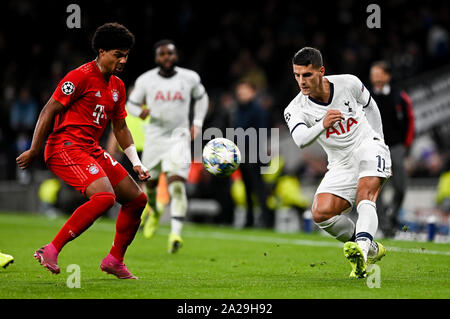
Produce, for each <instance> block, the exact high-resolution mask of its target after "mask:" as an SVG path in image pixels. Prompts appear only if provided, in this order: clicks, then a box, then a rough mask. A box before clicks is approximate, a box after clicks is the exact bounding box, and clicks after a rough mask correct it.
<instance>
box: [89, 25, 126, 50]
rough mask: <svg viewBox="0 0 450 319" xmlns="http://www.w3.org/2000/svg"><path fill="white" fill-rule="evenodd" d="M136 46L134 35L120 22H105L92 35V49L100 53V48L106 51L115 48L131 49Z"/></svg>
mask: <svg viewBox="0 0 450 319" xmlns="http://www.w3.org/2000/svg"><path fill="white" fill-rule="evenodd" d="M133 46H134V35H133V33H131V32H130V30H128V29H127V28H126V27H125V26H123V25H121V24H120V23H116V22H112V23H105V24H104V25H102V26H100V27H98V28H97V30H95V33H94V36H93V37H92V49H93V50H94V51H95V53H98V51H99V50H100V49H103V50H105V51H109V50H114V49H126V50H129V49H131V48H132V47H133Z"/></svg>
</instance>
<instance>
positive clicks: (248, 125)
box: [234, 81, 274, 228]
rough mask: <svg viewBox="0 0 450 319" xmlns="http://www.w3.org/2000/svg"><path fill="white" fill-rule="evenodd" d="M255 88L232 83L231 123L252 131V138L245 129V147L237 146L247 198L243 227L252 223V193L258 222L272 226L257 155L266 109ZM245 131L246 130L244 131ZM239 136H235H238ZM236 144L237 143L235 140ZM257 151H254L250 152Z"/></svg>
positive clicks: (270, 212) (268, 226) (266, 127)
mask: <svg viewBox="0 0 450 319" xmlns="http://www.w3.org/2000/svg"><path fill="white" fill-rule="evenodd" d="M256 93H257V92H256V88H255V86H254V85H252V83H250V82H247V81H241V82H239V83H238V84H237V85H236V88H235V94H236V99H237V108H236V113H235V118H234V127H235V129H237V128H242V129H243V130H244V132H245V131H247V130H248V129H250V130H253V129H254V130H255V131H256V136H253V137H256V140H254V139H252V138H250V134H247V133H245V148H244V149H242V148H241V149H240V151H241V153H244V154H243V155H244V156H243V161H242V163H241V165H240V166H239V167H240V170H241V172H242V180H243V182H244V184H245V193H246V200H247V214H246V215H247V218H246V223H245V226H246V227H251V226H255V220H254V212H253V211H254V205H253V198H252V196H253V194H255V195H256V198H257V200H258V204H259V207H260V208H261V224H260V225H256V226H262V227H264V228H272V227H273V226H274V213H273V211H272V210H270V209H269V208H268V207H267V197H268V188H267V185H266V184H265V182H264V181H263V179H262V176H261V166H262V163H261V161H260V158H259V150H260V148H264V147H265V146H266V144H265V143H267V141H263V140H261V139H260V136H259V129H260V128H265V129H268V126H269V125H268V121H269V119H268V116H267V111H266V110H265V109H264V108H263V107H262V106H261V105H260V104H259V103H258V101H257V99H256ZM247 132H249V131H247ZM238 139H239V138H238ZM237 145H238V147H241V145H239V143H237ZM255 151H256V152H257V154H254V152H255Z"/></svg>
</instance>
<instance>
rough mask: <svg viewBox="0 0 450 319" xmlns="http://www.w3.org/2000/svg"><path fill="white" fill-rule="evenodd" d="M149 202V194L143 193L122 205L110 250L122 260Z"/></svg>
mask: <svg viewBox="0 0 450 319" xmlns="http://www.w3.org/2000/svg"><path fill="white" fill-rule="evenodd" d="M146 204H147V196H146V195H145V193H141V194H140V195H139V196H138V197H136V198H135V199H133V200H132V201H130V202H128V203H126V204H125V205H122V208H121V209H120V212H119V215H118V216H117V222H116V235H115V237H114V242H113V246H112V248H111V251H110V252H109V253H110V254H111V255H113V256H114V257H115V258H116V259H118V260H119V261H120V262H122V261H123V257H124V255H125V252H126V250H127V247H128V245H130V244H131V242H132V241H133V239H134V236H135V235H136V232H137V230H138V229H139V224H140V223H141V214H142V211H143V210H144V207H145V205H146Z"/></svg>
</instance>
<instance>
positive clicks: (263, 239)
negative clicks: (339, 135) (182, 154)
mask: <svg viewBox="0 0 450 319" xmlns="http://www.w3.org/2000/svg"><path fill="white" fill-rule="evenodd" d="M1 222H2V224H9V225H20V224H22V225H25V224H27V221H26V220H23V221H18V220H8V219H2V220H1ZM41 227H49V228H50V227H52V228H53V227H54V226H53V225H49V224H47V223H46V224H43V225H41ZM93 228H94V229H92V230H96V231H108V232H111V231H112V232H114V231H115V225H113V224H111V225H106V224H94V227H93ZM158 233H159V234H164V235H168V234H169V231H168V230H164V229H160V230H159V231H158ZM183 237H195V238H215V239H221V240H235V241H250V242H255V243H272V244H278V243H280V244H287V245H297V246H310V247H334V248H342V243H339V242H330V241H315V240H305V239H289V238H281V237H275V236H265V235H261V236H254V235H241V234H229V233H221V232H215V231H214V232H204V231H195V230H187V229H186V230H184V231H183ZM386 249H387V250H388V251H391V252H399V253H412V254H425V255H442V256H450V251H438V250H428V249H418V248H402V247H393V246H390V247H386Z"/></svg>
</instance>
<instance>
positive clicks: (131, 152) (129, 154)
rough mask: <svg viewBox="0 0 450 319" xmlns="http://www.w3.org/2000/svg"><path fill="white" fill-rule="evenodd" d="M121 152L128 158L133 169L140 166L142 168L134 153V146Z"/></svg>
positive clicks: (135, 152)
mask: <svg viewBox="0 0 450 319" xmlns="http://www.w3.org/2000/svg"><path fill="white" fill-rule="evenodd" d="M123 152H124V153H125V155H126V156H127V157H128V159H129V160H130V162H131V164H132V165H133V167H134V166H142V167H143V168H144V165H142V163H141V160H140V159H139V156H138V154H137V151H136V146H134V144H131V145H130V146H128V147H127V148H126V149H125V150H124V151H123Z"/></svg>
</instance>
